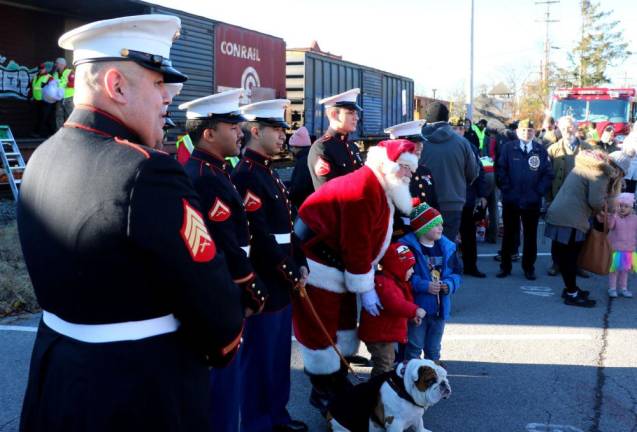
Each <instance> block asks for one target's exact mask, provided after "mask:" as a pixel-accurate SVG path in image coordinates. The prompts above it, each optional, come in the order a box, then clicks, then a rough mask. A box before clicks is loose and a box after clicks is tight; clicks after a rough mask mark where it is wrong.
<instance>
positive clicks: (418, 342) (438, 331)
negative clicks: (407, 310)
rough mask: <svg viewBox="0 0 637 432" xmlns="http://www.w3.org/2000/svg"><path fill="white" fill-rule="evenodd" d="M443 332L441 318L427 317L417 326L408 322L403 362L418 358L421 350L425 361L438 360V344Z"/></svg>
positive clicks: (443, 325)
mask: <svg viewBox="0 0 637 432" xmlns="http://www.w3.org/2000/svg"><path fill="white" fill-rule="evenodd" d="M444 331H445V320H444V319H442V318H438V317H431V316H429V315H427V316H426V317H425V319H423V320H422V324H420V325H419V326H416V324H413V323H411V322H410V323H409V327H408V329H407V345H406V346H405V360H411V359H415V358H420V355H421V354H422V352H423V350H424V351H425V358H426V359H429V360H433V361H438V360H440V343H441V342H442V333H443V332H444Z"/></svg>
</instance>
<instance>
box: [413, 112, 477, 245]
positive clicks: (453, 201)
mask: <svg viewBox="0 0 637 432" xmlns="http://www.w3.org/2000/svg"><path fill="white" fill-rule="evenodd" d="M448 121H449V109H448V108H447V107H446V106H445V105H443V104H442V103H440V102H434V103H432V104H431V105H429V107H428V109H427V126H425V127H424V128H423V136H424V138H425V141H424V145H423V151H422V155H421V156H420V163H421V164H424V165H425V166H428V167H429V169H430V170H431V173H432V174H433V177H434V178H435V179H436V183H435V189H436V195H437V197H438V205H439V206H440V208H439V210H440V213H442V217H443V219H444V221H445V222H444V234H445V236H446V237H447V238H449V239H450V240H452V241H455V239H456V237H457V236H458V232H459V231H460V219H461V216H462V208H463V207H464V203H465V200H466V195H467V183H473V181H474V180H475V179H476V178H477V177H478V174H479V173H480V170H479V167H478V164H477V163H476V159H475V156H474V154H473V151H472V150H471V144H469V142H468V141H467V140H466V139H465V138H463V137H461V136H458V134H456V133H455V132H454V131H453V129H451V126H449V123H447V122H448Z"/></svg>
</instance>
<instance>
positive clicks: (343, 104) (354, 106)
mask: <svg viewBox="0 0 637 432" xmlns="http://www.w3.org/2000/svg"><path fill="white" fill-rule="evenodd" d="M332 106H335V107H337V108H347V109H353V110H356V111H359V112H362V111H363V108H362V107H361V106H360V105H359V104H357V103H356V102H336V103H335V104H334V105H332Z"/></svg>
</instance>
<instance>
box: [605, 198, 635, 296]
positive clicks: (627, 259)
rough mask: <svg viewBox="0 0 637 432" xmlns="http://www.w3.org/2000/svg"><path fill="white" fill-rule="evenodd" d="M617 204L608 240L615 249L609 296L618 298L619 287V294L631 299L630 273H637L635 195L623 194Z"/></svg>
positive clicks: (609, 276) (610, 219) (611, 217)
mask: <svg viewBox="0 0 637 432" xmlns="http://www.w3.org/2000/svg"><path fill="white" fill-rule="evenodd" d="M617 204H618V207H617V209H616V210H615V213H613V214H610V215H609V217H608V229H609V232H608V240H609V241H610V244H611V247H612V249H613V255H612V260H611V265H610V273H609V275H608V296H609V297H617V285H619V293H620V294H621V295H622V296H623V297H628V298H630V297H632V296H633V293H632V292H631V291H630V290H629V289H628V273H630V272H635V271H637V253H636V252H635V249H637V215H635V213H633V205H634V204H635V195H634V194H632V193H621V194H619V197H618V199H617ZM618 279H619V282H618Z"/></svg>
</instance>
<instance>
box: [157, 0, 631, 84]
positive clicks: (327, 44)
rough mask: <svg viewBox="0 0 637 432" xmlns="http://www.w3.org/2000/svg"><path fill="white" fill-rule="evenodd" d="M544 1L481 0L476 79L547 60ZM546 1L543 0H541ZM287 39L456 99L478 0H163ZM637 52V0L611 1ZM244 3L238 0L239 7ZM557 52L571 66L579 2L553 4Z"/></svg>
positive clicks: (606, 2)
mask: <svg viewBox="0 0 637 432" xmlns="http://www.w3.org/2000/svg"><path fill="white" fill-rule="evenodd" d="M535 1H536V0H475V8H476V11H475V25H476V28H475V84H476V87H477V86H479V85H480V84H484V85H487V86H490V85H493V84H495V83H497V82H498V81H500V80H504V79H505V78H506V76H507V75H510V73H511V71H513V72H514V74H515V75H516V76H517V79H518V81H523V80H524V79H525V78H528V77H531V78H532V77H533V74H535V77H537V74H538V72H539V69H540V59H541V58H543V49H544V34H545V25H544V23H541V22H536V20H542V19H544V13H545V10H546V6H545V5H536V4H535ZM539 1H541V0H539ZM153 3H158V4H162V5H165V6H168V7H172V8H175V9H182V10H185V11H188V12H191V13H195V14H197V15H202V16H206V17H210V18H213V19H217V20H220V21H225V22H228V23H230V24H236V25H240V26H242V27H246V28H250V29H254V30H258V31H261V32H264V33H269V34H272V35H275V36H280V37H282V38H284V39H285V40H286V42H287V46H288V47H306V46H309V44H310V43H311V41H312V40H317V41H318V42H319V45H320V46H321V48H322V49H323V50H325V51H330V52H332V53H335V54H338V55H342V56H343V58H344V59H346V60H349V61H353V62H356V63H362V64H365V65H369V66H372V67H376V68H379V69H383V70H386V71H390V72H393V73H397V74H401V75H406V76H408V77H411V78H413V79H414V80H415V82H416V93H418V94H426V95H431V89H433V88H436V89H438V91H437V97H447V96H449V95H450V94H452V93H453V92H455V91H456V90H458V89H462V88H464V86H466V83H467V82H468V76H469V33H470V32H469V16H470V5H471V1H470V0H383V1H381V0H349V1H348V0H321V1H317V0H314V1H311V0H281V1H267V0H242V1H237V2H227V1H219V0H154V1H153ZM601 3H602V8H603V9H604V10H613V11H614V14H613V18H615V19H616V20H619V21H620V25H619V28H620V29H621V30H623V31H624V38H625V40H626V41H628V42H629V45H630V46H629V49H631V50H633V51H636V52H637V26H636V25H634V20H635V19H636V18H637V1H636V0H602V1H601ZM232 6H235V7H232ZM551 11H552V14H551V19H557V20H560V22H559V23H554V24H551V27H550V34H551V39H552V42H551V45H553V46H556V47H559V48H560V49H558V50H552V51H551V56H552V57H553V60H555V61H557V62H558V64H561V65H566V52H567V51H568V49H570V48H572V47H573V46H574V44H575V41H576V39H577V35H578V34H579V26H580V19H579V13H578V12H579V0H561V1H560V3H558V4H554V5H552V7H551ZM610 75H611V77H612V78H613V80H614V84H617V85H619V84H624V80H625V77H626V75H627V76H628V80H629V82H630V83H632V84H633V85H637V55H633V56H632V57H631V58H630V59H629V60H627V61H626V62H625V63H624V64H623V65H622V66H620V67H619V68H615V69H613V70H612V71H611V74H610Z"/></svg>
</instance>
